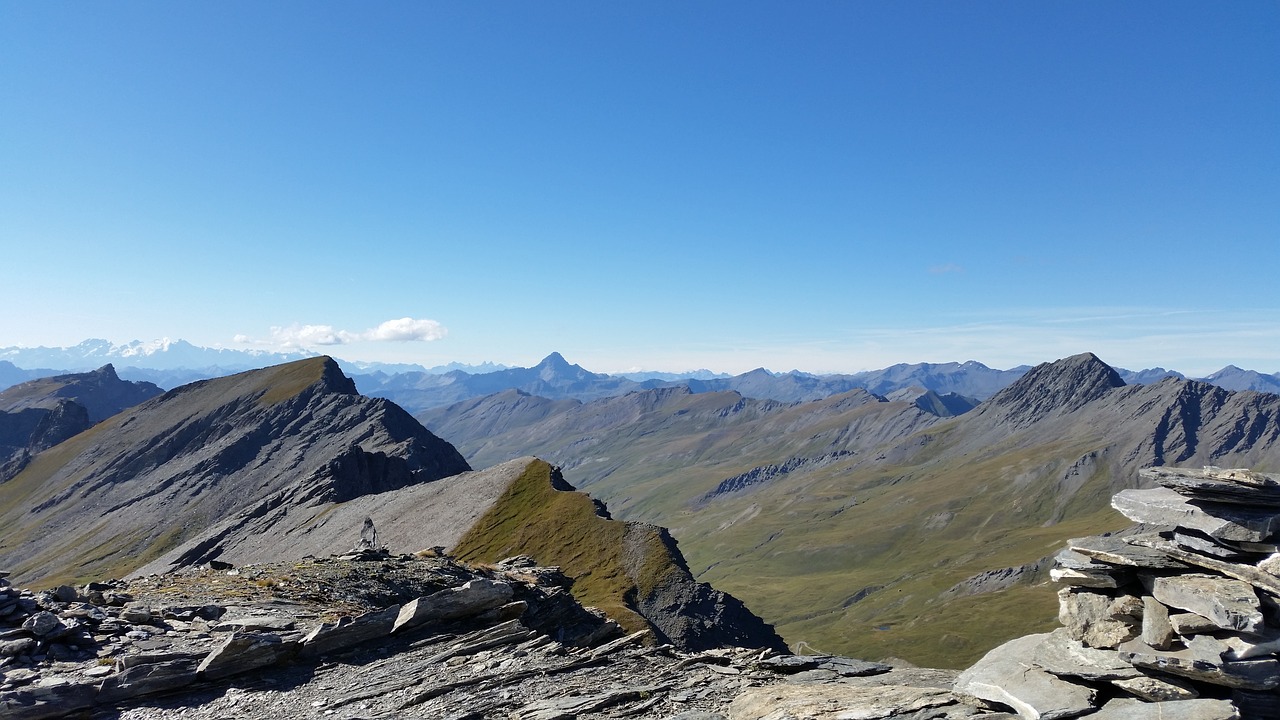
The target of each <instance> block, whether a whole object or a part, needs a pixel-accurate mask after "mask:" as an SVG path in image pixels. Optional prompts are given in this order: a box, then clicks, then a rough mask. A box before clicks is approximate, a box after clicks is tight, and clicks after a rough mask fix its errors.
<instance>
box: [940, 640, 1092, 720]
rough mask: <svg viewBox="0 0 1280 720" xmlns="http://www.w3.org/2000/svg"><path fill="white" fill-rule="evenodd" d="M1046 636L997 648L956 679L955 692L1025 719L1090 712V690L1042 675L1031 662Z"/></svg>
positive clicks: (1013, 642)
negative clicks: (1007, 709) (1005, 707)
mask: <svg viewBox="0 0 1280 720" xmlns="http://www.w3.org/2000/svg"><path fill="white" fill-rule="evenodd" d="M1047 638H1048V633H1045V634H1041V635H1027V636H1024V637H1020V638H1017V639H1014V640H1010V641H1009V642H1007V643H1005V644H1003V645H1001V646H1000V647H997V648H996V649H994V650H992V651H991V652H989V653H987V654H986V655H985V656H983V658H982V659H981V660H979V661H978V662H977V663H976V664H975V665H974V666H973V667H971V668H969V669H968V670H965V671H964V672H962V673H960V676H959V677H957V678H956V682H955V686H954V689H955V692H956V693H958V694H961V695H969V696H972V697H976V698H978V699H979V700H985V701H988V702H996V703H1000V704H1002V705H1008V706H1009V707H1012V708H1013V709H1014V710H1016V711H1017V712H1018V714H1019V715H1021V716H1022V717H1024V718H1028V719H1029V720H1055V719H1056V718H1069V717H1075V716H1077V715H1083V714H1085V713H1088V712H1090V711H1092V710H1093V709H1094V705H1093V699H1094V696H1095V694H1096V693H1095V691H1094V690H1093V688H1090V687H1087V686H1084V685H1078V684H1076V683H1072V682H1068V681H1066V680H1063V679H1061V678H1058V677H1057V676H1055V675H1052V674H1050V673H1048V672H1045V671H1044V670H1042V669H1041V668H1039V667H1037V666H1036V665H1035V662H1034V658H1035V655H1036V650H1037V649H1038V648H1039V646H1040V645H1041V644H1042V643H1043V642H1044V641H1045V640H1046V639H1047Z"/></svg>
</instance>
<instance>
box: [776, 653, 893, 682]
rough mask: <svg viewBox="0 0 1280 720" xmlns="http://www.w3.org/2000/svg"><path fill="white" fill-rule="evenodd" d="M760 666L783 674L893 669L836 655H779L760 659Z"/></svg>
mask: <svg viewBox="0 0 1280 720" xmlns="http://www.w3.org/2000/svg"><path fill="white" fill-rule="evenodd" d="M760 667H762V668H764V669H766V670H772V671H773V672H776V673H784V674H791V673H799V672H802V671H808V670H827V671H830V672H832V673H835V674H836V675H838V676H840V677H862V676H864V675H879V674H881V673H887V672H889V671H890V670H892V669H893V667H892V666H889V665H884V664H881V663H875V662H867V661H866V660H857V659H854V658H847V657H839V656H836V655H779V656H777V657H771V658H765V659H764V660H761V661H760Z"/></svg>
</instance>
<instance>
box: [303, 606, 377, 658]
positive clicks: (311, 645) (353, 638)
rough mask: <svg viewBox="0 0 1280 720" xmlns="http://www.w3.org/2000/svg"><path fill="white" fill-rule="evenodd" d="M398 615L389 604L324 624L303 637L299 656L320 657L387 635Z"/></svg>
mask: <svg viewBox="0 0 1280 720" xmlns="http://www.w3.org/2000/svg"><path fill="white" fill-rule="evenodd" d="M399 614H400V608H399V607H390V608H387V609H386V610H377V611H374V612H368V613H365V614H363V615H360V616H359V617H356V618H342V619H341V620H339V621H338V622H337V623H335V624H330V623H323V624H321V625H320V626H319V627H317V628H315V629H314V630H312V631H311V632H310V633H308V634H307V636H306V637H304V638H303V639H302V649H301V650H300V651H299V655H300V657H304V658H313V657H319V656H321V655H326V654H328V653H331V652H334V651H336V650H344V649H346V648H349V647H353V646H355V645H358V644H360V643H363V642H368V641H370V640H373V639H374V638H379V637H387V636H388V635H390V634H391V629H392V628H393V627H394V626H395V622H396V617H397V616H398V615H399Z"/></svg>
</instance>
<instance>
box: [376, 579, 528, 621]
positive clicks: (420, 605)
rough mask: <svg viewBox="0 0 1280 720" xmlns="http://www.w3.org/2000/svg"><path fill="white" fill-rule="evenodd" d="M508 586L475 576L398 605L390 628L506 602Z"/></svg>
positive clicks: (466, 613)
mask: <svg viewBox="0 0 1280 720" xmlns="http://www.w3.org/2000/svg"><path fill="white" fill-rule="evenodd" d="M512 595H513V591H512V589H511V586H510V585H508V584H507V583H503V582H494V581H492V580H484V579H476V580H471V581H468V582H466V583H464V584H463V585H462V586H461V587H456V588H448V589H446V590H441V591H440V592H438V593H434V594H432V595H428V596H426V597H420V598H417V599H416V600H412V601H410V602H408V603H406V604H405V605H404V607H402V608H400V612H399V615H398V616H397V617H396V619H395V625H394V627H393V628H392V631H393V632H399V631H401V630H405V629H408V628H412V627H416V626H418V625H423V624H425V623H429V622H445V621H448V620H456V619H458V618H463V617H467V616H469V615H475V614H477V613H481V612H484V611H485V610H491V609H493V608H496V607H499V606H501V605H504V604H506V603H507V602H508V601H509V600H511V596H512Z"/></svg>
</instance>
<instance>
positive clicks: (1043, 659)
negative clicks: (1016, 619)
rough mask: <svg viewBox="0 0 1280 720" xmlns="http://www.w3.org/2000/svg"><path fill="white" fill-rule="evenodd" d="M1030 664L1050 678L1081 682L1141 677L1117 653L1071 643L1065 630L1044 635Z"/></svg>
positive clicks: (1060, 629) (1079, 643) (1077, 641)
mask: <svg viewBox="0 0 1280 720" xmlns="http://www.w3.org/2000/svg"><path fill="white" fill-rule="evenodd" d="M1031 660H1032V662H1034V663H1035V664H1036V665H1038V666H1040V667H1041V668H1043V669H1044V670H1046V671H1048V672H1050V673H1052V674H1054V675H1067V676H1071V677H1078V678H1084V679H1085V680H1121V679H1125V678H1136V677H1140V676H1141V675H1142V673H1141V672H1140V671H1139V670H1138V669H1137V668H1135V667H1134V666H1133V665H1130V664H1129V663H1128V662H1126V661H1125V660H1124V659H1123V658H1121V657H1120V653H1118V652H1116V651H1115V650H1102V649H1098V648H1091V647H1088V646H1086V645H1085V644H1084V643H1082V642H1080V641H1079V640H1075V639H1073V638H1072V637H1071V636H1070V635H1069V634H1068V633H1067V630H1066V629H1065V628H1058V629H1057V630H1054V631H1053V632H1051V633H1048V634H1047V635H1046V636H1045V638H1044V641H1043V642H1041V643H1040V644H1039V645H1038V646H1037V647H1036V649H1035V653H1034V654H1033V655H1032V657H1031Z"/></svg>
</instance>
